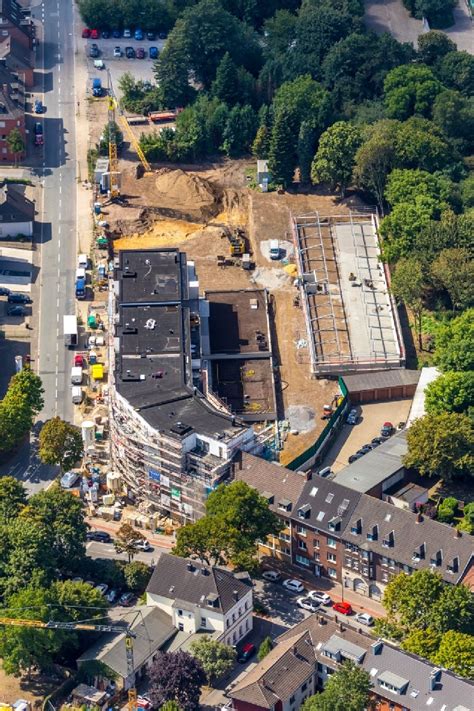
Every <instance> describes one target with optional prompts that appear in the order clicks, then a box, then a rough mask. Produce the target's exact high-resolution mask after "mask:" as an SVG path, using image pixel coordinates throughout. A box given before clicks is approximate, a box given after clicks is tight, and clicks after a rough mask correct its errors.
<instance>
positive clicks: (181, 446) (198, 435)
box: [109, 249, 255, 523]
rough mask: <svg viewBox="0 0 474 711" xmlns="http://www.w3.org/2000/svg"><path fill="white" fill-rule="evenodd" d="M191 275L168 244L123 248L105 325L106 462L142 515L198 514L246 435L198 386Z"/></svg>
mask: <svg viewBox="0 0 474 711" xmlns="http://www.w3.org/2000/svg"><path fill="white" fill-rule="evenodd" d="M199 307H200V305H199V282H198V281H197V278H196V274H195V271H194V264H193V263H192V262H189V263H188V262H187V260H186V255H185V254H184V253H182V252H179V251H178V250H175V249H163V250H149V251H145V250H126V251H121V252H120V255H119V257H118V258H117V260H116V265H115V281H114V289H113V291H112V292H111V301H110V322H111V323H112V324H113V330H114V333H113V338H112V339H111V342H110V371H111V382H110V398H109V401H110V423H111V453H112V462H113V467H114V469H115V471H116V472H118V473H119V474H120V475H121V477H122V481H123V484H124V488H125V489H126V491H127V494H128V495H129V496H130V497H131V498H133V499H134V500H135V501H136V502H137V503H138V504H140V506H141V509H142V512H144V513H145V512H149V513H152V512H157V513H158V514H159V515H160V516H162V517H166V518H170V519H172V520H173V521H176V522H178V523H185V522H189V521H194V520H196V519H198V518H200V517H201V516H202V515H203V514H204V511H205V502H206V498H207V496H208V495H209V493H210V492H211V491H212V490H213V489H214V488H215V487H216V486H217V484H218V483H219V482H221V481H223V480H225V479H226V478H227V477H228V476H229V475H230V471H231V463H232V459H233V457H234V456H235V454H236V453H237V452H238V451H239V450H240V449H246V448H248V447H251V446H252V445H253V443H254V439H255V436H254V432H253V429H252V428H251V427H247V426H245V425H244V424H243V423H242V422H241V421H239V420H237V419H236V418H235V417H233V416H231V415H229V414H226V413H224V412H221V411H219V410H217V409H216V408H214V407H213V406H212V405H211V403H210V402H209V401H208V400H207V399H206V398H205V397H203V395H202V393H201V392H200V390H199V384H200V380H199V371H200V359H199V358H198V357H196V358H195V357H194V353H195V352H196V349H197V344H199V341H200V335H199V329H200V312H199Z"/></svg>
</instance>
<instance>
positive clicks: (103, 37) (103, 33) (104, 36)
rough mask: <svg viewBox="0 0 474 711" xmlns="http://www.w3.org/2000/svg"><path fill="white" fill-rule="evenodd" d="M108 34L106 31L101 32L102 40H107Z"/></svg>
mask: <svg viewBox="0 0 474 711" xmlns="http://www.w3.org/2000/svg"><path fill="white" fill-rule="evenodd" d="M109 37H110V32H109V31H108V30H102V39H109Z"/></svg>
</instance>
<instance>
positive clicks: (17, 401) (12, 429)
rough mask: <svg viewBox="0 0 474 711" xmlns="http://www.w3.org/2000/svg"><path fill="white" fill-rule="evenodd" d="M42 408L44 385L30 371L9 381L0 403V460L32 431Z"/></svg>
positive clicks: (27, 369)
mask: <svg viewBox="0 0 474 711" xmlns="http://www.w3.org/2000/svg"><path fill="white" fill-rule="evenodd" d="M42 407H43V386H42V384H41V380H40V378H39V377H38V376H37V375H35V374H34V373H33V371H32V370H31V369H30V368H23V370H21V371H20V372H19V373H17V374H16V375H14V376H13V378H12V379H11V380H10V384H9V386H8V390H7V392H6V394H5V397H4V398H3V400H2V401H1V402H0V458H1V457H2V455H3V456H5V455H7V454H8V453H9V452H11V450H12V449H14V448H15V447H16V446H17V445H18V444H19V443H20V442H21V441H22V440H23V438H24V437H25V435H26V434H28V432H29V431H30V430H31V427H32V425H33V422H34V419H35V417H36V415H37V414H38V413H39V412H40V411H41V409H42Z"/></svg>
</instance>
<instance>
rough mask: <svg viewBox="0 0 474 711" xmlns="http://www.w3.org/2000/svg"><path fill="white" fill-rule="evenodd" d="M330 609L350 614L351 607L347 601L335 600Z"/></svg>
mask: <svg viewBox="0 0 474 711" xmlns="http://www.w3.org/2000/svg"><path fill="white" fill-rule="evenodd" d="M332 609H333V610H334V612H340V613H341V615H352V607H351V606H350V605H349V603H348V602H335V603H334V605H333V606H332Z"/></svg>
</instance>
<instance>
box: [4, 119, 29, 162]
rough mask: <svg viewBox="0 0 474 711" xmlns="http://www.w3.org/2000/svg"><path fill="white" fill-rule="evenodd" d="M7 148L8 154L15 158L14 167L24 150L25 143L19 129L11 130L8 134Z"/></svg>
mask: <svg viewBox="0 0 474 711" xmlns="http://www.w3.org/2000/svg"><path fill="white" fill-rule="evenodd" d="M7 146H8V150H9V151H10V153H13V155H14V157H15V165H17V163H18V160H19V158H20V156H21V154H22V153H23V151H24V150H25V141H24V139H23V136H22V134H21V131H20V129H18V128H12V130H11V131H10V133H8V135H7Z"/></svg>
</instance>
